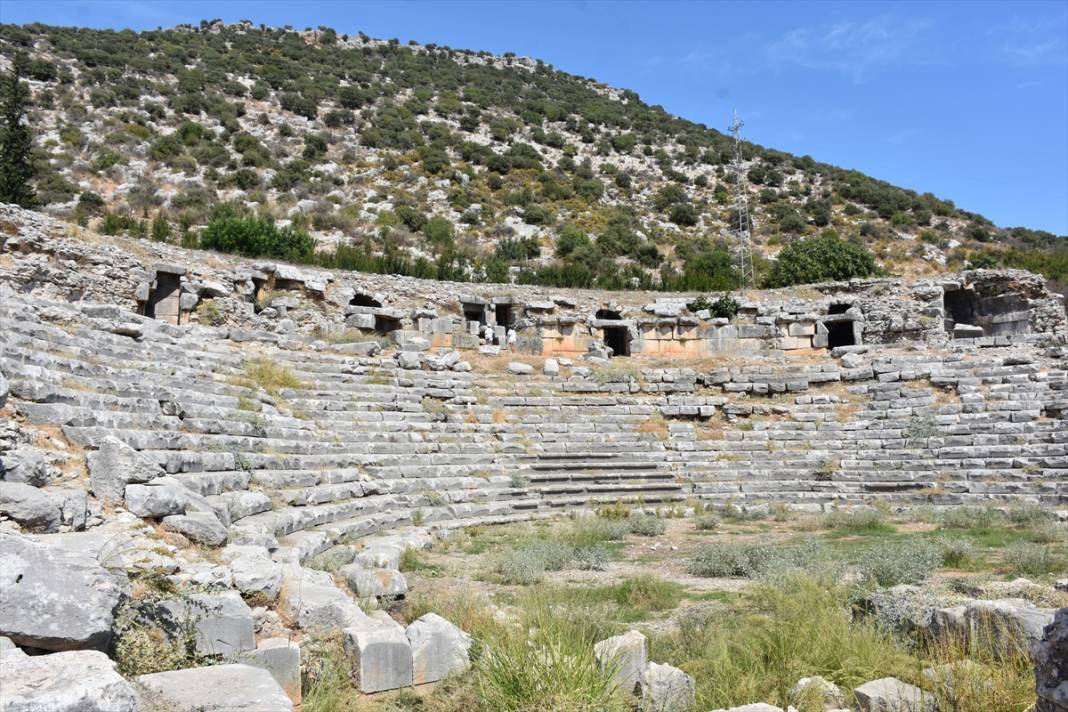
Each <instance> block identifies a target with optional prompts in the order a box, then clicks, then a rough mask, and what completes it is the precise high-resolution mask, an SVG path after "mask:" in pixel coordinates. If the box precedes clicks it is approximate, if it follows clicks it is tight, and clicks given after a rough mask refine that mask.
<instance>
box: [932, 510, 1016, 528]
mask: <svg viewBox="0 0 1068 712" xmlns="http://www.w3.org/2000/svg"><path fill="white" fill-rule="evenodd" d="M1003 521H1004V519H1003V517H1002V515H1001V513H1000V512H999V511H997V510H996V509H992V508H991V507H971V506H965V507H951V508H949V509H944V510H942V526H943V527H945V528H948V529H983V528H988V527H992V526H995V525H997V524H1000V523H1002V522H1003Z"/></svg>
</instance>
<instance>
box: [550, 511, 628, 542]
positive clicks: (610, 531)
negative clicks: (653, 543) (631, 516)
mask: <svg viewBox="0 0 1068 712" xmlns="http://www.w3.org/2000/svg"><path fill="white" fill-rule="evenodd" d="M628 532H630V524H629V523H628V522H626V521H620V520H615V519H607V518H605V517H585V518H583V519H576V520H575V521H574V522H573V523H572V524H571V528H570V529H569V530H568V531H566V532H565V533H564V535H563V538H564V539H565V540H566V541H567V542H568V543H570V544H571V545H573V546H575V547H577V548H580V547H584V546H592V545H594V544H603V543H605V542H609V541H623V537H624V536H626V535H627V533H628Z"/></svg>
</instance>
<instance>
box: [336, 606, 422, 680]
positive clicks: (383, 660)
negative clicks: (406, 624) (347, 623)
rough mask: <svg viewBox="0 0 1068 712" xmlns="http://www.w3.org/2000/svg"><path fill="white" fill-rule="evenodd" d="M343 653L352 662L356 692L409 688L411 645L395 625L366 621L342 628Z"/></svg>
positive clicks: (400, 629) (410, 678) (401, 629)
mask: <svg viewBox="0 0 1068 712" xmlns="http://www.w3.org/2000/svg"><path fill="white" fill-rule="evenodd" d="M344 634H345V652H346V653H348V655H349V657H350V658H351V659H352V670H353V675H354V677H355V678H356V681H357V684H358V685H359V687H360V692H364V693H370V692H381V691H383V690H395V689H397V688H400V687H410V686H411V684H412V679H413V678H412V646H411V644H410V643H409V642H408V638H407V636H406V635H405V634H404V629H403V628H401V627H400V626H399V625H392V626H390V625H384V624H381V623H379V622H378V621H370V620H369V621H367V622H366V623H364V624H361V625H358V626H352V627H349V628H346V629H345V633H344Z"/></svg>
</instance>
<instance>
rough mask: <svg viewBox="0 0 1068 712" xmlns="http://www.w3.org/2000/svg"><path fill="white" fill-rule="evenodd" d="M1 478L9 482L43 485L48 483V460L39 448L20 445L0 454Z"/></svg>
mask: <svg viewBox="0 0 1068 712" xmlns="http://www.w3.org/2000/svg"><path fill="white" fill-rule="evenodd" d="M0 478H2V479H4V480H7V481H8V482H21V483H22V484H25V485H32V486H34V487H43V486H44V485H46V484H48V480H49V472H48V462H47V461H46V460H45V456H44V453H43V452H41V451H40V450H39V449H37V448H35V447H32V446H29V445H20V446H19V447H16V448H14V449H12V450H9V451H7V452H4V453H2V454H0Z"/></svg>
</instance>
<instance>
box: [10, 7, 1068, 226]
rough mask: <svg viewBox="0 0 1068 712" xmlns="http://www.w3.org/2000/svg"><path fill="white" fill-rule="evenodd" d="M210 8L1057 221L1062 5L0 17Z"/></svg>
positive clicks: (1064, 182)
mask: <svg viewBox="0 0 1068 712" xmlns="http://www.w3.org/2000/svg"><path fill="white" fill-rule="evenodd" d="M215 17H221V18H223V19H224V20H227V21H236V20H239V19H250V20H252V21H253V22H256V23H260V22H264V23H267V24H271V25H285V24H289V25H293V26H294V27H296V28H304V27H307V26H318V25H329V26H331V27H334V28H335V29H337V30H338V31H339V32H350V33H354V32H357V31H361V30H362V31H364V32H366V33H367V34H369V35H371V36H373V37H382V38H392V37H397V38H399V39H400V40H402V41H403V42H407V41H408V40H410V39H414V40H417V41H419V42H424V43H425V42H436V43H438V44H445V45H449V46H452V47H458V48H459V47H462V48H468V49H476V50H478V49H484V50H489V51H491V52H494V53H503V52H507V51H512V52H515V53H516V54H520V55H527V56H532V57H537V58H539V59H543V60H545V61H546V62H549V63H551V64H553V65H554V66H556V67H557V68H559V69H562V70H565V71H568V72H571V73H573V74H579V75H583V76H588V77H593V78H596V79H598V80H600V81H603V82H606V83H608V84H611V85H614V86H619V87H625V88H629V89H633V90H635V91H637V92H638V93H639V94H640V95H641V96H642V98H643V99H644V100H645V101H647V102H648V103H651V104H660V105H662V106H663V107H665V108H666V109H667V110H668V111H670V112H672V113H674V114H678V115H680V116H683V117H685V118H688V119H692V120H695V121H700V122H703V123H706V124H708V125H710V126H714V127H717V128H723V127H724V126H725V125H726V124H727V123H728V121H729V116H730V112H731V109H732V108H734V107H737V108H738V110H739V112H740V113H741V114H742V117H743V119H744V120H745V122H746V127H745V135H746V136H747V137H748V138H750V139H752V140H754V141H756V142H758V143H761V144H764V145H766V146H770V147H773V148H778V149H781V150H785V151H790V152H792V153H797V154H806V153H807V154H809V155H811V156H813V157H814V158H816V159H818V160H821V161H826V162H829V163H833V164H836V165H840V166H843V167H848V168H856V169H859V170H861V171H863V172H865V173H868V174H870V175H872V176H875V177H877V178H882V179H884V180H888V181H890V182H892V183H895V184H897V185H901V186H904V187H908V188H912V189H915V190H919V191H931V192H933V193H935V194H936V195H938V196H940V197H944V198H949V199H952V200H954V201H955V202H956V203H957V205H958V206H960V207H962V208H964V209H967V210H972V211H975V212H979V213H982V214H984V215H986V216H987V217H989V218H990V219H992V220H993V221H994V222H996V223H997V224H999V225H1003V226H1015V225H1024V226H1026V227H1032V228H1039V229H1045V230H1049V231H1052V232H1056V233H1058V234H1065V233H1068V2H1066V1H1063V0H1061V1H1053V2H1021V1H1017V2H976V3H963V2H952V3H920V2H900V3H893V2H863V3H838V2H815V3H810V2H786V3H773V2H751V3H744V4H741V3H740V4H734V3H727V2H717V3H694V2H690V3H682V2H679V3H675V2H656V3H646V2H626V3H606V2H563V1H561V2H542V3H537V2H519V1H512V2H501V3H489V2H457V3H446V2H391V3H374V2H369V3H355V2H312V1H306V2H271V1H268V0H260V1H259V2H196V1H192V0H185V1H184V2H80V1H77V0H74V1H67V2H48V1H46V0H34V1H33V2H23V1H22V0H4V1H3V2H2V3H0V21H3V22H13V23H25V22H45V23H50V24H63V25H82V26H91V27H113V28H123V27H130V28H133V29H146V28H155V27H157V26H163V27H168V26H172V25H175V24H177V23H180V22H193V23H195V22H198V21H199V20H201V19H209V18H215Z"/></svg>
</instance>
